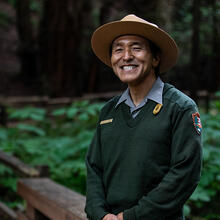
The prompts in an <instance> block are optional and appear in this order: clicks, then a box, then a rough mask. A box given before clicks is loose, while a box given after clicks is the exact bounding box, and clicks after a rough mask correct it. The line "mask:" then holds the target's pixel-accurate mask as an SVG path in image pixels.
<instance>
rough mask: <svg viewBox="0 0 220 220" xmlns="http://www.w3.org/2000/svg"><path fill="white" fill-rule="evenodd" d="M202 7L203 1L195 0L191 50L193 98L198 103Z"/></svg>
mask: <svg viewBox="0 0 220 220" xmlns="http://www.w3.org/2000/svg"><path fill="white" fill-rule="evenodd" d="M200 5H201V0H193V5H192V9H193V10H192V13H193V21H192V49H191V81H192V83H191V97H192V98H193V99H194V100H195V101H197V90H198V81H197V77H198V76H199V71H200V69H199V66H200V65H199V61H200V50H199V44H200V37H199V33H200V19H201V13H200Z"/></svg>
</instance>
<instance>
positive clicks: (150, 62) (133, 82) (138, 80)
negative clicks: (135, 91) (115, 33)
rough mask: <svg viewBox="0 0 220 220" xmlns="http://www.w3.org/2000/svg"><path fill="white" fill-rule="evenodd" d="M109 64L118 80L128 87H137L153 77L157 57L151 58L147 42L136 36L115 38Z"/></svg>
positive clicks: (157, 63) (157, 61) (157, 62)
mask: <svg viewBox="0 0 220 220" xmlns="http://www.w3.org/2000/svg"><path fill="white" fill-rule="evenodd" d="M111 64H112V68H113V71H114V72H115V74H116V75H117V76H118V78H119V79H120V80H121V81H122V82H124V83H127V84H128V85H130V86H138V85H139V84H142V83H144V82H145V81H146V80H147V79H148V78H149V77H155V70H154V69H155V68H156V67H157V66H158V65H159V57H157V58H156V57H153V56H152V53H151V50H150V47H149V42H148V41H147V40H146V39H145V38H143V37H139V36H136V35H124V36H121V37H118V38H116V39H115V40H114V41H113V44H112V54H111Z"/></svg>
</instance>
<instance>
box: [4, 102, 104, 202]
mask: <svg viewBox="0 0 220 220" xmlns="http://www.w3.org/2000/svg"><path fill="white" fill-rule="evenodd" d="M102 106H103V104H102V103H89V102H88V101H80V102H75V103H73V104H72V105H70V106H67V107H63V108H57V109H53V110H51V111H49V110H46V109H42V108H34V107H24V108H21V109H13V108H10V109H8V114H9V120H10V121H11V122H13V123H12V124H13V126H10V127H8V128H4V127H0V149H1V150H3V151H5V152H7V153H9V154H13V155H15V156H16V157H18V158H20V159H21V160H22V161H23V162H25V163H27V164H30V165H32V166H38V165H48V166H49V168H50V175H51V176H50V177H51V178H52V179H53V180H55V181H57V182H59V183H61V184H63V185H65V186H67V187H69V188H74V189H75V190H77V191H79V192H81V193H85V183H86V169H85V163H84V158H85V154H86V151H87V148H88V146H89V144H90V141H91V139H92V136H93V134H94V129H95V127H96V123H97V120H98V113H99V111H100V109H101V107H102ZM16 180H17V177H16V175H15V174H14V173H13V172H12V171H11V170H10V169H9V168H7V167H6V166H4V165H2V164H0V186H1V188H0V191H7V194H5V195H3V198H4V202H6V203H7V202H8V201H14V200H15V198H16V197H15V195H14V194H15V192H16ZM2 187H3V189H2ZM10 205H11V206H13V205H12V204H11V203H10ZM14 205H16V203H14Z"/></svg>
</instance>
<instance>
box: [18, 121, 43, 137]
mask: <svg viewBox="0 0 220 220" xmlns="http://www.w3.org/2000/svg"><path fill="white" fill-rule="evenodd" d="M17 128H18V129H19V130H21V131H28V132H31V133H34V134H36V135H39V136H45V134H46V133H45V131H44V130H43V129H41V128H38V127H36V126H33V125H28V124H18V125H17Z"/></svg>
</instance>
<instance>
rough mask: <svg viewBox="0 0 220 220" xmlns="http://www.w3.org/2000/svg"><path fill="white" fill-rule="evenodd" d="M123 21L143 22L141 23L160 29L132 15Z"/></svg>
mask: <svg viewBox="0 0 220 220" xmlns="http://www.w3.org/2000/svg"><path fill="white" fill-rule="evenodd" d="M121 21H134V22H141V23H145V24H148V25H152V26H154V27H156V28H158V26H157V25H156V24H154V23H151V22H148V21H146V20H144V19H142V18H139V17H137V16H136V15H134V14H130V15H127V16H125V17H124V18H122V19H121Z"/></svg>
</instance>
